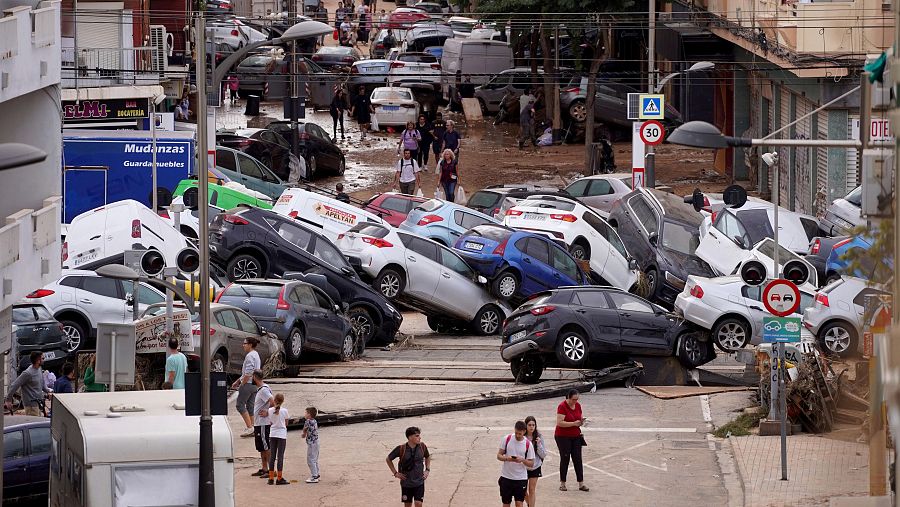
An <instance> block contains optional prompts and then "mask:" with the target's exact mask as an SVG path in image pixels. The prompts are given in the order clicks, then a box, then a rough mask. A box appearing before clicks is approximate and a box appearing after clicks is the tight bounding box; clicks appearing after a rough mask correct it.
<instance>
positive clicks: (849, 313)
mask: <svg viewBox="0 0 900 507" xmlns="http://www.w3.org/2000/svg"><path fill="white" fill-rule="evenodd" d="M887 294H889V292H887V291H886V290H885V287H884V286H883V285H881V284H877V283H872V282H869V281H866V280H863V279H861V278H854V277H850V276H845V277H844V278H843V279H840V280H835V281H833V282H831V283H830V284H828V285H826V286H825V287H822V290H820V291H819V293H818V294H816V302H815V304H814V305H813V306H811V307H809V308H807V309H806V311H805V312H803V325H804V326H805V327H806V328H807V329H809V330H810V331H811V332H812V333H813V334H814V335H816V338H818V339H819V344H820V345H821V346H822V347H823V348H824V349H825V351H826V352H828V353H829V354H835V355H838V356H841V357H846V356H850V355H853V354H856V353H857V352H858V351H859V344H860V341H859V339H860V338H861V337H862V328H863V324H864V316H865V309H866V297H867V296H883V295H887Z"/></svg>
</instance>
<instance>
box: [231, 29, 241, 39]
mask: <svg viewBox="0 0 900 507" xmlns="http://www.w3.org/2000/svg"><path fill="white" fill-rule="evenodd" d="M231 35H234V36H235V37H237V36H238V35H240V32H238V31H237V30H232V31H231Z"/></svg>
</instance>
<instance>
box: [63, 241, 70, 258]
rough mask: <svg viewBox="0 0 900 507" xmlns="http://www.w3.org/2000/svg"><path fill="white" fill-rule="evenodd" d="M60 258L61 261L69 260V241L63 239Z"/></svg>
mask: <svg viewBox="0 0 900 507" xmlns="http://www.w3.org/2000/svg"><path fill="white" fill-rule="evenodd" d="M62 260H63V262H65V261H67V260H69V242H68V241H63V244H62Z"/></svg>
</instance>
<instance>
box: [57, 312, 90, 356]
mask: <svg viewBox="0 0 900 507" xmlns="http://www.w3.org/2000/svg"><path fill="white" fill-rule="evenodd" d="M59 323H60V324H62V326H63V334H64V335H65V336H66V345H65V348H66V352H68V353H69V354H72V353H75V352H78V351H79V350H80V349H81V347H83V346H84V342H85V341H87V333H86V332H85V330H84V328H83V327H82V326H81V324H79V323H78V322H75V321H74V320H60V321H59Z"/></svg>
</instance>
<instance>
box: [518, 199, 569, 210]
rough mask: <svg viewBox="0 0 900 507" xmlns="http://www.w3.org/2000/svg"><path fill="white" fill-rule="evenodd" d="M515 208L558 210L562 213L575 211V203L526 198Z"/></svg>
mask: <svg viewBox="0 0 900 507" xmlns="http://www.w3.org/2000/svg"><path fill="white" fill-rule="evenodd" d="M516 206H528V207H531V208H547V209H558V210H562V211H572V210H573V209H575V203H574V202H569V201H560V200H552V201H551V200H547V199H538V198H531V197H527V198H525V199H523V200H521V201H519V202H518V203H516Z"/></svg>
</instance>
